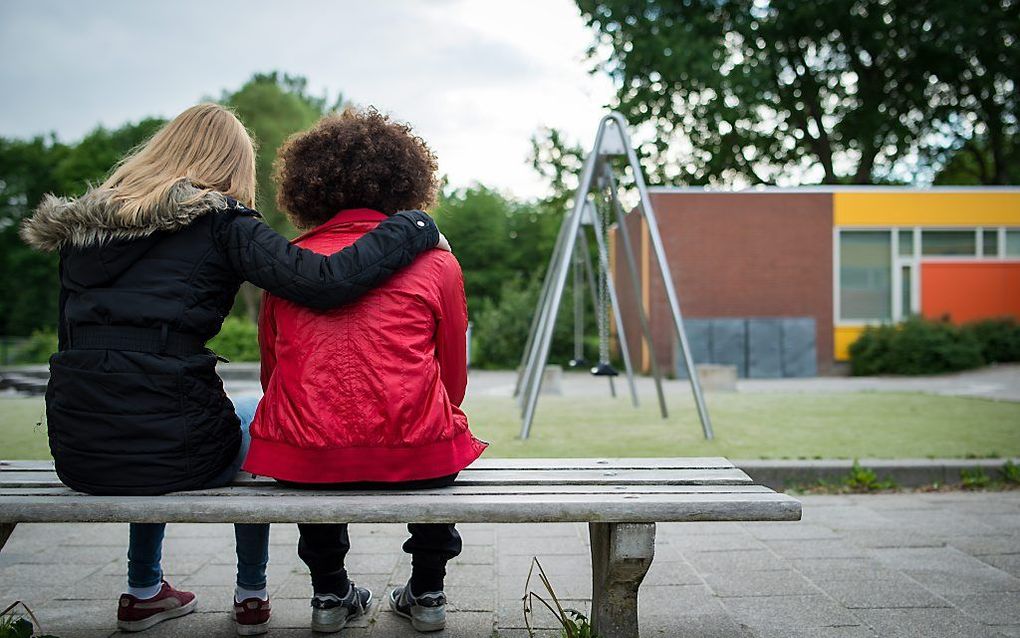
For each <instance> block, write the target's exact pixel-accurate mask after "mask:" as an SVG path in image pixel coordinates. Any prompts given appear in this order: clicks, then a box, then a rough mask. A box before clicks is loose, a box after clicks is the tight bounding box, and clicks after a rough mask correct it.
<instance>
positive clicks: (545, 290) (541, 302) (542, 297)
mask: <svg viewBox="0 0 1020 638" xmlns="http://www.w3.org/2000/svg"><path fill="white" fill-rule="evenodd" d="M566 228H567V217H566V216H564V217H563V221H562V222H561V223H560V231H559V233H558V234H557V236H556V243H555V244H554V245H553V252H552V255H550V256H549V263H548V265H546V268H545V276H544V277H543V278H542V291H541V292H540V293H539V296H538V308H539V311H538V312H536V313H535V315H534V316H533V317H532V318H531V328H530V329H529V330H528V340H527V342H525V344H524V354H522V355H521V365H520V367H518V369H517V383H516V385H515V386H514V396H515V397H516V396H518V395H519V394H520V392H521V383H522V381H523V379H524V376H525V371H526V370H527V369H528V367H529V366H530V360H531V359H530V357H531V354H532V346H533V345H534V341H535V333H536V332H537V331H538V326H539V318H540V316H541V315H542V313H543V312H544V310H545V307H546V297H548V295H549V280H550V275H551V274H552V268H553V266H554V265H555V264H556V263H557V256H558V255H559V250H560V244H561V243H563V236H564V233H565V232H566Z"/></svg>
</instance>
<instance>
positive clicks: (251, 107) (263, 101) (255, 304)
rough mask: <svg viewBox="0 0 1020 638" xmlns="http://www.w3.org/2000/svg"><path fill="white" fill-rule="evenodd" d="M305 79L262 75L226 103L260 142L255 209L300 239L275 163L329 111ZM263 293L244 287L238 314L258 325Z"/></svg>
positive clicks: (225, 97)
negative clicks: (286, 210)
mask: <svg viewBox="0 0 1020 638" xmlns="http://www.w3.org/2000/svg"><path fill="white" fill-rule="evenodd" d="M307 89H308V83H307V80H305V78H303V77H300V76H293V75H287V74H280V73H278V72H276V71H273V72H272V73H256V74H255V75H254V76H253V77H252V79H250V80H248V82H246V83H245V84H244V86H242V87H241V88H240V89H238V90H237V91H234V92H232V93H231V92H226V91H225V92H224V93H223V96H222V98H221V99H220V101H221V102H222V103H223V104H224V105H226V106H229V107H231V108H233V109H234V111H235V112H236V113H237V115H238V117H239V118H240V119H241V121H242V122H244V124H245V126H247V127H248V130H249V132H251V134H252V137H254V138H255V143H256V145H257V151H256V156H255V171H256V173H255V174H256V180H257V182H258V188H257V195H256V202H255V207H256V208H257V209H258V210H259V212H260V213H261V214H262V217H263V218H264V219H265V220H266V222H267V223H269V225H270V226H272V227H273V228H275V229H276V230H277V231H279V232H280V233H282V234H284V235H287V236H288V237H294V236H295V235H296V234H297V233H296V231H295V229H294V226H292V225H291V223H290V222H289V221H288V220H287V217H286V216H285V215H284V214H283V212H281V211H280V210H279V209H278V208H277V206H276V184H275V182H274V181H273V164H274V162H276V153H277V151H278V150H279V148H280V145H281V144H283V142H284V140H286V139H287V138H288V137H290V136H291V135H292V134H294V133H297V132H298V131H303V130H305V129H307V128H309V127H310V126H312V125H313V124H315V122H317V121H318V120H319V118H321V117H322V116H323V115H325V114H326V113H327V112H328V111H329V110H332V109H335V108H337V107H339V106H340V105H341V104H342V98H340V97H338V98H337V100H336V103H335V104H334V105H333V106H332V107H331V108H327V104H326V99H325V98H321V97H314V96H312V95H309V94H308V90H307ZM260 299H261V297H260V295H259V291H258V290H257V289H256V288H255V287H254V286H253V285H251V284H249V283H245V284H244V285H242V286H241V291H240V293H239V295H238V300H237V301H238V302H237V303H235V304H234V314H241V315H244V316H246V317H248V318H249V319H250V320H251V321H255V320H256V319H257V317H258V312H259V300H260Z"/></svg>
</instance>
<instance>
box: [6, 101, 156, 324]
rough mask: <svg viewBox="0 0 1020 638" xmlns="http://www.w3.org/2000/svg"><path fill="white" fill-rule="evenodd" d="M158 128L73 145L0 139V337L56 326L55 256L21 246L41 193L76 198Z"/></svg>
mask: <svg viewBox="0 0 1020 638" xmlns="http://www.w3.org/2000/svg"><path fill="white" fill-rule="evenodd" d="M162 124H163V121H162V120H159V119H146V120H142V121H141V122H139V123H137V124H125V125H124V126H122V127H120V128H117V129H113V130H108V129H105V128H102V127H99V128H97V129H95V130H94V131H92V132H91V133H89V134H88V135H86V136H85V137H84V138H83V139H82V140H81V141H80V142H79V143H77V144H73V145H67V144H62V143H60V142H58V141H57V140H56V138H55V137H53V136H50V137H48V138H43V137H36V138H33V139H31V140H11V139H4V138H0V273H4V276H3V277H0V334H3V335H28V334H30V333H31V332H32V331H34V330H37V329H42V328H52V327H54V326H56V323H57V298H58V291H59V284H58V281H57V258H56V256H55V255H52V254H44V253H38V252H36V251H34V250H32V249H30V248H29V247H28V246H26V245H24V244H23V243H22V242H21V239H20V238H19V237H18V226H19V224H20V223H21V220H22V219H23V218H24V217H25V216H27V215H29V214H31V212H32V211H33V210H34V209H35V207H36V206H38V205H39V202H40V201H41V200H42V197H43V195H45V194H46V193H55V194H57V195H68V196H76V195H80V194H82V193H83V192H85V190H86V189H87V188H88V186H89V184H90V183H96V182H100V181H102V180H103V178H104V177H106V175H107V174H108V173H109V172H110V170H111V169H112V168H113V166H114V164H116V163H117V161H118V160H119V159H120V158H121V157H122V156H123V155H125V154H126V153H127V152H128V151H130V150H131V149H132V148H134V147H135V146H137V145H138V144H141V143H142V142H143V141H145V140H146V139H147V138H148V137H149V136H150V135H152V133H154V132H155V131H156V129H158V128H159V127H160V126H161V125H162Z"/></svg>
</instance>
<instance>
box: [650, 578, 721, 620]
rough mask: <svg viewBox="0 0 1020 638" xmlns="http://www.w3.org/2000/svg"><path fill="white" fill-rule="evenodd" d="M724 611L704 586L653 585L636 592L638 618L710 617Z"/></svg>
mask: <svg viewBox="0 0 1020 638" xmlns="http://www.w3.org/2000/svg"><path fill="white" fill-rule="evenodd" d="M724 611H725V610H724V609H723V607H722V605H721V604H720V603H719V600H718V599H717V598H716V597H715V596H713V595H712V591H711V590H710V589H709V588H708V587H706V586H705V585H653V586H650V587H641V590H640V591H639V592H638V615H639V617H644V616H647V617H649V618H652V617H656V616H670V615H685V614H695V615H712V614H720V613H724Z"/></svg>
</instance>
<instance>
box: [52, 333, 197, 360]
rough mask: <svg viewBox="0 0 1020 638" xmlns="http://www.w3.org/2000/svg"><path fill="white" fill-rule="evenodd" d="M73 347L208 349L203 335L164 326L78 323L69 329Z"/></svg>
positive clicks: (150, 350) (173, 352) (180, 352)
mask: <svg viewBox="0 0 1020 638" xmlns="http://www.w3.org/2000/svg"><path fill="white" fill-rule="evenodd" d="M68 333H69V335H68V336H69V337H70V342H71V343H70V349H71V350H125V351H128V352H148V353H152V354H170V355H176V356H186V355H191V354H202V353H204V352H205V340H204V339H202V338H201V337H199V336H196V335H193V334H188V333H186V332H178V331H176V330H170V329H168V328H167V327H166V326H163V327H162V328H138V327H134V326H78V327H72V328H71V329H70V330H68Z"/></svg>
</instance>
